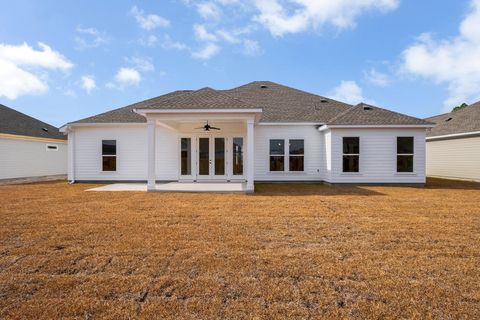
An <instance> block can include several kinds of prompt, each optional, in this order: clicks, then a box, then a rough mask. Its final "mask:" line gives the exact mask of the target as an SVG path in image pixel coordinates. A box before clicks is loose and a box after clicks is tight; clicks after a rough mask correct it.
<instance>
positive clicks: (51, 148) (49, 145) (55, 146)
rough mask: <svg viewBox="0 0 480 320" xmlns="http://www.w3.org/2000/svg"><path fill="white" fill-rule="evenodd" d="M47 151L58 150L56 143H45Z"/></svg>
mask: <svg viewBox="0 0 480 320" xmlns="http://www.w3.org/2000/svg"><path fill="white" fill-rule="evenodd" d="M47 151H58V145H56V144H47Z"/></svg>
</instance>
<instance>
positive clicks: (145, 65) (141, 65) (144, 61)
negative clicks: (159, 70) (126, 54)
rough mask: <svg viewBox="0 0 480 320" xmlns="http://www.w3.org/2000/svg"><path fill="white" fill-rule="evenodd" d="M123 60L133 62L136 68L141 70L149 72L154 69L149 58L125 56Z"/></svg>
mask: <svg viewBox="0 0 480 320" xmlns="http://www.w3.org/2000/svg"><path fill="white" fill-rule="evenodd" d="M125 61H127V62H128V63H131V64H133V65H134V66H135V67H136V68H137V69H139V70H141V71H143V72H149V71H154V70H155V66H154V65H153V63H152V59H151V58H142V57H131V58H125Z"/></svg>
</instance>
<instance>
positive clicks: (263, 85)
mask: <svg viewBox="0 0 480 320" xmlns="http://www.w3.org/2000/svg"><path fill="white" fill-rule="evenodd" d="M260 88H262V89H267V88H268V86H267V85H265V84H262V85H261V86H260Z"/></svg>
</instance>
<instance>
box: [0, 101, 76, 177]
mask: <svg viewBox="0 0 480 320" xmlns="http://www.w3.org/2000/svg"><path fill="white" fill-rule="evenodd" d="M66 174H67V140H66V139H65V136H64V135H63V134H62V133H61V132H59V131H58V129H57V128H55V127H53V126H51V125H49V124H47V123H45V122H42V121H40V120H37V119H34V118H32V117H29V116H27V115H25V114H23V113H20V112H18V111H15V110H13V109H10V108H8V107H6V106H4V105H1V104H0V180H4V179H15V178H29V177H40V176H53V175H66Z"/></svg>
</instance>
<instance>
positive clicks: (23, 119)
mask: <svg viewBox="0 0 480 320" xmlns="http://www.w3.org/2000/svg"><path fill="white" fill-rule="evenodd" d="M0 133H5V134H12V135H20V136H28V137H36V138H47V139H61V140H66V139H67V137H66V136H65V135H63V134H62V133H61V132H60V131H59V130H58V128H56V127H54V126H52V125H49V124H48V123H45V122H42V121H40V120H37V119H35V118H33V117H30V116H27V115H26V114H23V113H21V112H18V111H16V110H14V109H12V108H9V107H7V106H4V105H2V104H0Z"/></svg>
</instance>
